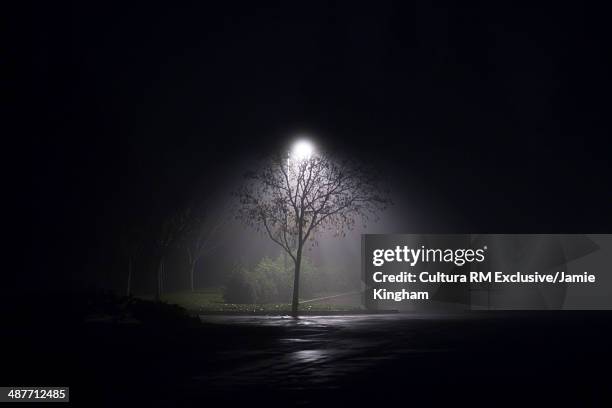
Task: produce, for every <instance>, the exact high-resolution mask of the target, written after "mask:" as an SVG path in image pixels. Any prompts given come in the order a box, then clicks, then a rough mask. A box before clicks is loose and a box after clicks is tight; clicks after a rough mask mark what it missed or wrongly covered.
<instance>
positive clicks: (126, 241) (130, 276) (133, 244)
mask: <svg viewBox="0 0 612 408" xmlns="http://www.w3.org/2000/svg"><path fill="white" fill-rule="evenodd" d="M120 245H121V249H122V251H123V253H124V255H125V256H126V258H127V278H126V290H125V294H126V296H132V286H133V282H134V260H135V258H136V257H137V256H138V254H139V252H140V251H141V250H142V249H143V246H144V241H143V234H142V230H141V229H139V228H138V227H129V228H127V229H126V230H125V231H124V232H123V234H122V235H121V238H120Z"/></svg>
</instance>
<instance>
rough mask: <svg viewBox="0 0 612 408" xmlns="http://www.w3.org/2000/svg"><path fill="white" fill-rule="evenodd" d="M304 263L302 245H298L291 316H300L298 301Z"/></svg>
mask: <svg viewBox="0 0 612 408" xmlns="http://www.w3.org/2000/svg"><path fill="white" fill-rule="evenodd" d="M301 263H302V246H301V245H299V246H298V250H297V253H296V256H295V272H294V274H293V300H292V302H291V316H293V317H298V302H299V298H300V265H301Z"/></svg>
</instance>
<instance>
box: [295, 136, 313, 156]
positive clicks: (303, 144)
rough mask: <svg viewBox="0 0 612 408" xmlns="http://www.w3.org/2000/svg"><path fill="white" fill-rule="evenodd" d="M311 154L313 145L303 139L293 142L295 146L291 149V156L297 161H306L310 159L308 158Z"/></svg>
mask: <svg viewBox="0 0 612 408" xmlns="http://www.w3.org/2000/svg"><path fill="white" fill-rule="evenodd" d="M313 153H314V146H313V144H312V143H311V142H310V141H308V140H304V139H302V140H298V141H297V142H295V144H294V145H293V149H292V150H291V156H292V157H293V158H294V159H295V160H297V161H302V160H307V159H309V158H310V156H312V154H313Z"/></svg>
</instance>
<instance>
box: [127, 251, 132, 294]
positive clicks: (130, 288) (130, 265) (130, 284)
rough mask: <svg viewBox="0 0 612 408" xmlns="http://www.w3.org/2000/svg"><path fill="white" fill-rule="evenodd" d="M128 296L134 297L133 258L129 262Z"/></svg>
mask: <svg viewBox="0 0 612 408" xmlns="http://www.w3.org/2000/svg"><path fill="white" fill-rule="evenodd" d="M126 295H127V296H128V297H129V296H132V257H131V256H130V258H129V260H128V276H127V290H126Z"/></svg>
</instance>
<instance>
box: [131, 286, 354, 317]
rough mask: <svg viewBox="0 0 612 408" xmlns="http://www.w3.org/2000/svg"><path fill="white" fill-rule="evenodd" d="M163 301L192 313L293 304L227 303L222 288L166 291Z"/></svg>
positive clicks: (276, 309)
mask: <svg viewBox="0 0 612 408" xmlns="http://www.w3.org/2000/svg"><path fill="white" fill-rule="evenodd" d="M140 297H141V298H143V299H151V298H152V297H151V296H140ZM161 300H162V301H164V302H167V303H170V304H177V305H179V306H182V307H184V308H185V309H187V310H189V311H190V312H192V313H203V314H205V313H224V312H226V313H258V314H259V313H271V314H277V313H289V312H290V311H291V304H289V303H268V304H261V305H259V304H243V303H225V301H224V300H223V292H222V289H221V288H208V289H200V290H198V291H196V292H174V293H166V294H164V295H163V296H162V298H161ZM299 310H301V311H303V312H333V311H336V312H350V311H357V310H359V308H356V307H354V306H347V305H333V304H331V305H330V304H321V305H317V304H311V303H308V304H302V305H300V308H299Z"/></svg>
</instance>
